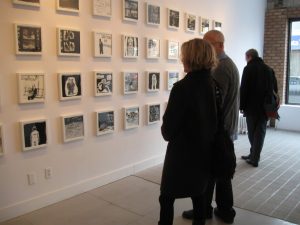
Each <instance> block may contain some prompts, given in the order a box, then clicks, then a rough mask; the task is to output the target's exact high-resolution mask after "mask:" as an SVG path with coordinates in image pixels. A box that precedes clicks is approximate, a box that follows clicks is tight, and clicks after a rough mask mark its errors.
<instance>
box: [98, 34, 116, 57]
mask: <svg viewBox="0 0 300 225" xmlns="http://www.w3.org/2000/svg"><path fill="white" fill-rule="evenodd" d="M94 45H95V53H94V55H95V57H111V56H112V34H109V33H104V32H94Z"/></svg>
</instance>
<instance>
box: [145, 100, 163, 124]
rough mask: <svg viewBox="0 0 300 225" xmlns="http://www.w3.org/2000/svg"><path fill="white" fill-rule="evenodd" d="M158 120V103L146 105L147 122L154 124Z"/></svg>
mask: <svg viewBox="0 0 300 225" xmlns="http://www.w3.org/2000/svg"><path fill="white" fill-rule="evenodd" d="M159 121H160V104H159V103H158V104H148V105H147V124H148V125H149V124H154V123H158V122H159Z"/></svg>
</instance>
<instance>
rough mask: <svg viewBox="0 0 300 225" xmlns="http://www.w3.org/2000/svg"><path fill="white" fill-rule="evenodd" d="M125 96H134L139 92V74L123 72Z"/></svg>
mask: <svg viewBox="0 0 300 225" xmlns="http://www.w3.org/2000/svg"><path fill="white" fill-rule="evenodd" d="M123 84H124V85H123V86H124V94H125V95H126V94H134V93H137V92H138V90H139V73H138V72H123Z"/></svg>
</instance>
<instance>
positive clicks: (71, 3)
mask: <svg viewBox="0 0 300 225" xmlns="http://www.w3.org/2000/svg"><path fill="white" fill-rule="evenodd" d="M79 2H80V0H56V9H57V10H58V11H65V12H74V13H78V12H79V8H80V6H79V5H80V4H79Z"/></svg>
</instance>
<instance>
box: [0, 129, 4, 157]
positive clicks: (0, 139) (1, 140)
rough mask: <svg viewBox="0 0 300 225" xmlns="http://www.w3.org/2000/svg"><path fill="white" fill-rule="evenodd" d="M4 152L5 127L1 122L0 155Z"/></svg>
mask: <svg viewBox="0 0 300 225" xmlns="http://www.w3.org/2000/svg"><path fill="white" fill-rule="evenodd" d="M3 154H4V147H3V127H2V124H0V156H2V155H3Z"/></svg>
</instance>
